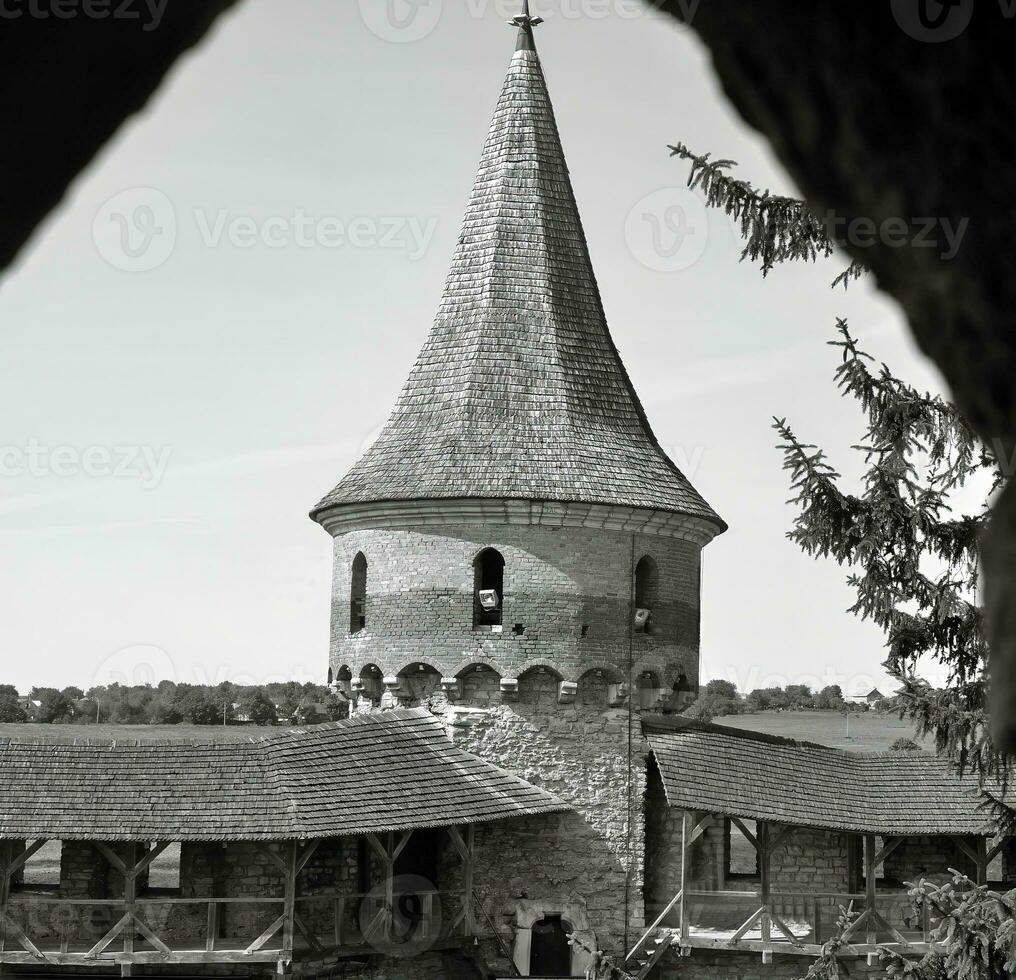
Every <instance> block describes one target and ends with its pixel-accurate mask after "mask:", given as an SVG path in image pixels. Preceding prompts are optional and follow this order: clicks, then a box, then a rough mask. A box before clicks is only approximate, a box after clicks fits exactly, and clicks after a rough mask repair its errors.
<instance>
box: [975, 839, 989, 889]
mask: <svg viewBox="0 0 1016 980" xmlns="http://www.w3.org/2000/svg"><path fill="white" fill-rule="evenodd" d="M975 847H976V850H977V884H978V885H986V884H987V883H988V839H987V837H978V838H977V844H976V845H975Z"/></svg>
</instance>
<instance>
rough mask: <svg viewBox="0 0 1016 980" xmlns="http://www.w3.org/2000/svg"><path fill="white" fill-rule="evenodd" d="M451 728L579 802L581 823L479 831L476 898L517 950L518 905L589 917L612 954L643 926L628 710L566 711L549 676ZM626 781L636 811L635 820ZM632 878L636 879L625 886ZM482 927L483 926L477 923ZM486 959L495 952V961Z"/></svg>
mask: <svg viewBox="0 0 1016 980" xmlns="http://www.w3.org/2000/svg"><path fill="white" fill-rule="evenodd" d="M446 718H447V721H448V723H449V730H450V732H451V734H452V737H453V738H454V739H455V741H456V742H457V743H458V744H459V745H460V746H461V747H462V748H464V749H466V750H468V751H470V752H474V753H476V754H477V755H479V756H481V757H483V758H485V759H487V760H488V761H489V762H493V763H495V764H497V765H501V766H503V767H505V768H507V769H509V770H511V771H512V772H513V773H515V774H516V775H518V776H521V777H522V778H523V779H526V780H528V781H530V782H532V783H534V784H535V785H537V786H541V787H543V788H544V789H546V790H549V791H550V792H552V793H554V794H556V795H557V796H559V797H561V798H562V799H564V800H565V801H567V802H570V803H572V804H573V805H574V806H575V807H576V809H577V810H578V812H577V813H572V814H563V815H560V816H552V817H546V816H545V817H540V818H528V819H525V820H511V821H505V822H501V823H494V824H489V825H486V826H484V827H482V828H480V829H479V830H478V831H477V837H476V847H477V868H476V882H477V889H478V890H482V891H485V901H484V906H485V908H486V909H487V911H488V913H489V914H490V916H491V918H492V919H493V921H494V922H495V923H496V925H497V928H498V931H499V932H500V933H501V934H502V936H503V937H504V938H505V940H506V941H507V942H508V944H509V946H511V945H512V944H513V943H514V942H515V940H516V938H517V936H518V932H519V930H520V929H521V928H524V926H522V925H520V920H519V911H520V904H521V903H523V902H527V901H528V902H542V903H545V906H546V908H547V909H549V910H551V911H558V912H560V911H561V910H562V909H563V908H565V907H567V908H568V909H571V910H572V912H573V913H574V914H575V915H579V914H580V913H581V915H583V916H584V917H585V919H586V920H587V921H588V925H589V931H590V933H591V934H594V935H595V939H596V942H597V943H598V944H599V946H600V947H601V948H603V949H606V950H608V951H613V952H617V951H619V950H620V949H621V947H622V946H623V945H624V940H625V919H626V915H625V894H626V891H627V895H628V903H627V908H628V915H627V918H628V929H629V938H631V939H634V938H635V935H637V930H639V929H640V927H642V925H643V923H644V909H643V893H642V888H643V880H642V869H643V866H644V857H643V854H644V846H645V839H644V829H643V794H644V788H645V764H646V763H645V759H646V750H645V744H644V743H643V741H642V738H641V734H640V732H639V730H638V716H637V714H635V715H633V717H632V724H633V731H632V756H631V768H630V773H629V766H628V758H629V756H628V712H627V710H625V709H611V708H610V707H609V706H607V704H606V703H604V702H603V701H599V702H598V703H589V702H588V701H587V702H586V703H581V701H580V699H576V702H575V703H574V704H572V705H561V704H559V703H558V701H557V685H556V681H555V680H554V678H553V677H552V675H549V674H545V675H535V676H534V678H533V679H532V682H531V683H529V684H521V685H520V690H519V695H518V701H517V702H516V703H512V704H497V705H495V706H493V707H487V708H483V709H481V708H470V707H462V706H461V705H460V704H458V703H457V704H455V705H451V706H449V709H448V713H447V715H446ZM629 775H630V778H631V802H632V812H631V815H630V823H629V813H628V779H629ZM629 869H630V876H629V873H628V872H629ZM481 926H483V922H482V920H481ZM497 952H498V951H497V950H496V949H493V947H492V949H491V954H492V955H495V954H497Z"/></svg>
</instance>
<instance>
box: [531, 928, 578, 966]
mask: <svg viewBox="0 0 1016 980" xmlns="http://www.w3.org/2000/svg"><path fill="white" fill-rule="evenodd" d="M570 931H571V930H570V928H569V927H568V926H566V925H565V922H564V920H563V919H562V918H561V916H560V915H547V916H544V918H542V919H540V920H539V921H538V922H534V923H533V926H532V933H533V939H532V945H531V946H530V948H529V975H530V976H532V977H570V976H571V975H572V971H571V958H572V956H571V954H572V948H571V946H569V945H568V934H569V932H570Z"/></svg>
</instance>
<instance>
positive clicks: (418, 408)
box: [312, 42, 726, 534]
mask: <svg viewBox="0 0 1016 980" xmlns="http://www.w3.org/2000/svg"><path fill="white" fill-rule="evenodd" d="M432 498H460V499H461V498H495V499H498V498H514V499H527V500H554V501H568V502H580V503H593V504H606V505H620V506H624V507H635V508H651V509H654V510H660V511H665V512H675V513H678V514H682V515H688V516H690V517H692V518H693V519H697V520H698V521H699V522H701V524H702V525H703V527H705V528H706V529H707V530H708V532H709V533H710V534H716V533H718V532H720V531H723V530H724V529H725V528H726V525H725V524H724V523H723V521H722V520H721V519H720V518H719V517H718V516H717V515H716V513H715V512H714V511H713V510H712V508H711V507H710V506H709V505H708V504H707V503H706V502H705V501H704V500H703V499H702V497H701V496H699V494H698V493H697V491H696V490H695V489H694V488H693V487H692V485H691V483H690V482H689V481H688V479H687V478H686V477H685V476H684V474H682V473H681V471H680V470H679V469H678V468H677V467H676V466H675V465H674V463H673V462H672V461H671V460H670V459H669V458H668V456H667V455H666V453H664V451H663V450H662V449H661V448H660V446H659V444H658V442H657V440H656V437H655V435H654V434H653V432H652V429H651V428H650V426H649V422H648V420H647V419H646V415H645V412H644V411H643V408H642V405H641V404H640V402H639V399H638V396H637V395H636V393H635V391H634V389H633V387H632V384H631V382H630V380H629V378H628V374H627V372H626V370H625V368H624V365H623V364H622V363H621V359H620V357H619V355H618V352H617V349H616V347H615V346H614V342H613V340H612V339H611V336H610V332H609V330H608V329H607V322H606V318H605V315H604V311H603V305H602V303H601V300H600V293H599V289H598V287H597V283H596V278H595V276H594V274H593V268H592V264H591V262H590V258H589V252H588V248H587V245H586V238H585V234H584V232H583V230H582V223H581V220H580V219H579V213H578V208H577V206H576V203H575V197H574V194H573V192H572V186H571V179H570V177H569V174H568V168H567V165H566V164H565V159H564V153H563V151H562V148H561V141H560V137H559V135H558V129H557V123H556V121H555V118H554V111H553V108H552V106H551V102H550V97H549V95H548V93H547V86H546V82H545V80H544V75H543V70H542V67H541V65H540V60H539V57H538V56H537V53H536V51H535V48H534V47H533V46H532V44H531V43H528V42H527V43H526V44H524V45H521V44H520V50H518V51H516V52H515V55H514V57H513V58H512V61H511V65H510V68H509V70H508V76H507V79H506V81H505V85H504V89H503V91H502V93H501V97H500V100H499V101H498V104H497V108H496V111H495V113H494V120H493V123H492V125H491V128H490V132H489V134H488V136H487V141H486V145H485V146H484V150H483V156H482V159H481V161H480V166H479V171H478V173H477V177H476V183H475V185H474V187H473V192H472V195H471V197H470V200H469V205H468V207H467V210H466V215H465V221H464V223H463V227H462V233H461V235H460V238H459V242H458V247H457V249H456V252H455V256H454V260H453V262H452V266H451V271H450V273H449V275H448V280H447V284H446V287H445V291H444V298H443V300H442V302H441V306H440V309H439V311H438V314H437V318H436V321H435V323H434V326H433V329H432V331H431V333H430V337H429V339H428V340H427V342H426V344H425V345H424V347H423V350H422V351H421V352H420V355H419V357H418V359H417V361H416V364H415V366H414V367H413V370H412V373H411V374H410V377H409V380H408V382H407V383H406V385H405V387H404V389H403V391H402V394H401V396H400V398H399V400H398V403H397V405H396V407H395V410H394V413H393V414H392V416H391V418H390V419H389V421H388V423H387V425H386V426H385V428H384V430H383V431H382V433H381V435H380V437H379V438H378V439H377V441H376V442H375V443H374V445H373V446H372V447H371V448H370V449H369V450H368V451H367V453H366V454H365V455H364V456H363V457H362V458H361V459H360V460H359V462H358V463H356V465H355V466H354V467H353V468H352V470H350V472H349V473H348V474H347V475H346V477H345V478H344V479H343V480H342V482H341V483H339V485H338V486H337V487H336V488H335V489H334V490H333V491H332V492H331V493H329V494H328V495H327V496H326V497H325V498H324V499H323V500H322V501H321V502H320V503H319V504H318V506H317V507H316V508H315V510H314V512H313V515H312V516H315V517H320V516H321V515H322V513H323V512H324V511H327V510H329V509H330V508H335V507H341V506H343V505H356V504H363V503H367V502H380V501H393V500H419V499H432Z"/></svg>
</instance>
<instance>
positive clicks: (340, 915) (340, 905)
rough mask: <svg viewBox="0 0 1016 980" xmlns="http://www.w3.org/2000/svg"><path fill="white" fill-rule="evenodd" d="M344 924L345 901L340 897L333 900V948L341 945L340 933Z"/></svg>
mask: <svg viewBox="0 0 1016 980" xmlns="http://www.w3.org/2000/svg"><path fill="white" fill-rule="evenodd" d="M345 922H346V899H345V897H344V896H340V897H339V898H337V899H335V948H336V949H338V948H339V947H340V946H341V945H342V931H343V929H344V927H345Z"/></svg>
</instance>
